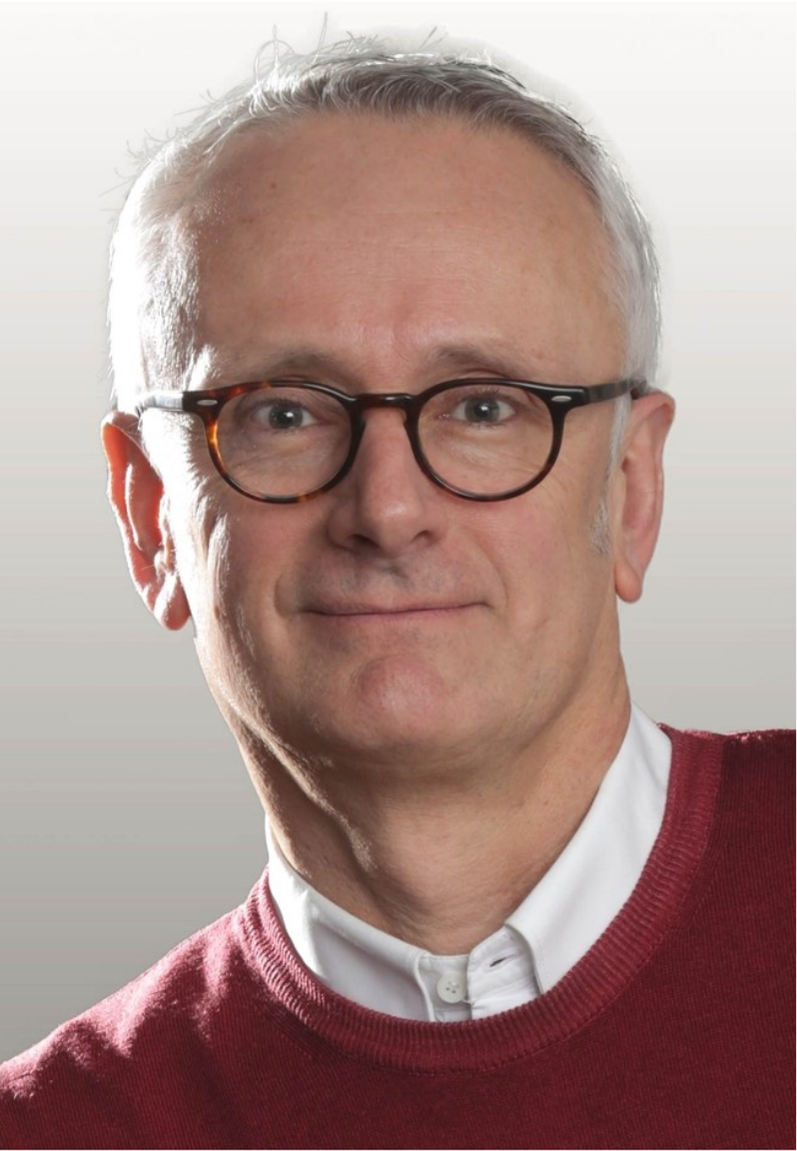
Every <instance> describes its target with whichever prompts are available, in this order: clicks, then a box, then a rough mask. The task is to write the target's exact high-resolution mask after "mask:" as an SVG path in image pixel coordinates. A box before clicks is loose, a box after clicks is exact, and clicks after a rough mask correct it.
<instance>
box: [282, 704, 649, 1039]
mask: <svg viewBox="0 0 797 1151" xmlns="http://www.w3.org/2000/svg"><path fill="white" fill-rule="evenodd" d="M670 753H671V747H670V741H669V739H668V738H667V736H666V735H665V734H664V733H663V732H662V731H660V730H659V728H658V727H656V725H655V724H654V723H653V722H652V720H650V719H649V718H648V717H647V716H646V715H645V714H644V712H642V711H641V710H640V709H639V708H637V707H636V706H632V708H631V719H630V722H629V726H628V731H627V732H626V735H625V739H624V740H623V743H622V745H621V747H620V750H619V752H618V753H617V757H616V758H615V760H614V761H613V763H612V764H611V766H610V767H609V770H608V771H607V773H606V775H605V776H604V779H603V782H602V783H601V786H600V788H599V789H598V792H597V794H596V796H595V798H594V800H593V802H592V805H591V807H590V809H589V811H588V812H587V814H586V816H585V817H584V819H583V820H582V822H581V824H580V826H579V828H578V830H577V831H576V833H575V835H574V836H573V838H572V839H571V840H570V842H569V843H568V844H567V846H566V847H565V849H564V851H562V853H561V854H560V855H559V857H558V858H557V859H556V861H555V862H554V863H553V865H552V866H551V867H550V868H549V870H548V871H547V872H546V873H545V875H544V876H543V877H542V879H541V880H540V881H539V883H538V884H537V885H536V887H534V888H533V890H532V891H531V892H530V893H529V895H527V896H526V898H525V899H524V900H523V902H522V903H521V904H520V906H519V907H518V908H517V909H516V910H515V911H513V912H512V914H511V915H510V916H509V917H508V918H507V919H506V921H505V923H504V924H503V926H502V927H500V928H499V929H498V930H497V931H495V932H494V933H493V934H492V935H490V936H489V938H487V939H485V940H484V941H483V942H481V943H479V944H477V946H476V947H474V948H473V950H472V951H471V952H470V953H469V954H468V955H442V956H441V955H432V954H430V953H429V952H428V951H424V950H423V949H422V948H419V947H415V946H413V945H412V944H409V943H405V942H404V941H403V940H401V939H396V938H395V937H394V936H392V935H388V934H386V933H385V932H384V931H380V930H379V929H378V928H376V927H372V926H371V925H370V924H368V923H365V922H364V921H363V920H361V919H357V918H356V916H354V915H351V914H349V912H347V911H344V910H343V909H342V908H340V907H338V906H337V905H336V904H334V903H332V902H331V901H330V900H328V899H326V898H325V897H324V896H323V895H321V894H320V893H319V892H318V891H316V890H315V889H314V888H313V887H311V886H310V884H309V883H307V882H306V881H305V880H304V879H303V878H302V877H301V876H300V875H299V874H298V873H297V872H296V871H294V869H293V868H292V867H291V866H290V864H289V863H288V862H287V861H286V860H285V858H284V857H283V855H282V853H281V852H280V850H279V848H278V846H277V844H276V843H275V841H274V839H273V836H272V835H271V833H270V831H269V828H268V823H267V824H266V840H267V843H268V852H269V886H270V890H271V896H272V899H273V901H274V904H275V906H276V909H277V912H278V913H279V916H280V919H281V920H282V923H283V925H284V927H285V930H286V932H287V934H288V937H289V939H290V940H291V943H292V944H293V946H294V948H295V950H296V952H297V954H298V955H299V958H300V959H301V960H302V962H303V963H304V965H305V967H307V968H308V969H309V970H310V971H311V972H312V973H313V974H314V975H315V976H316V977H317V978H318V979H320V980H321V981H322V982H323V983H325V984H327V986H328V987H330V988H332V990H333V991H336V992H337V993H338V994H339V995H343V996H345V998H347V999H351V1000H353V1001H354V1002H355V1003H359V1004H360V1005H361V1006H362V1007H368V1008H370V1009H371V1010H372V1011H381V1012H384V1013H385V1014H387V1015H394V1016H398V1017H399V1018H402V1019H417V1020H426V1021H431V1022H443V1023H446V1022H457V1021H461V1020H466V1019H483V1018H485V1017H486V1016H488V1015H497V1014H498V1013H499V1012H501V1011H508V1010H509V1009H510V1008H512V1007H519V1006H520V1005H521V1004H523V1003H527V1002H528V1001H529V1000H531V999H535V998H537V996H539V995H542V994H543V993H544V992H546V991H549V990H550V989H551V988H552V987H553V986H554V984H555V983H558V981H559V980H560V979H561V978H562V976H564V975H565V974H566V973H567V972H568V971H569V970H570V968H571V967H573V966H574V965H575V964H576V963H577V962H578V960H579V959H581V958H582V957H583V956H584V955H585V954H586V953H587V951H588V950H589V949H590V947H592V945H593V944H594V943H595V942H596V941H597V939H598V938H599V936H600V935H602V934H603V932H604V931H605V930H606V928H607V927H608V926H609V924H610V923H611V921H612V919H614V917H615V916H616V915H617V913H618V912H619V911H620V909H621V907H622V906H623V904H624V903H625V902H626V900H627V899H628V897H629V895H630V894H631V892H632V891H633V889H634V887H635V886H636V883H637V881H638V879H639V877H640V875H641V873H642V869H643V867H644V866H645V863H646V861H647V858H648V855H649V854H650V850H651V848H652V847H653V844H654V842H655V839H656V836H657V835H658V833H659V829H660V827H661V822H662V819H663V816H664V806H665V802H666V798H667V781H668V778H669V771H670Z"/></svg>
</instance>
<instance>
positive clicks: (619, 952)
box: [0, 732, 794, 1148]
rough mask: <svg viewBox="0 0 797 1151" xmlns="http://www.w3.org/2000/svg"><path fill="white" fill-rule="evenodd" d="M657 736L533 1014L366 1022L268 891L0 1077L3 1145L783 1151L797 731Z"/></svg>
mask: <svg viewBox="0 0 797 1151" xmlns="http://www.w3.org/2000/svg"><path fill="white" fill-rule="evenodd" d="M669 734H670V735H671V737H672V739H673V742H674V755H673V768H672V776H671V784H670V791H669V797H668V803H667V811H666V815H665V819H664V825H663V827H662V831H661V834H660V836H659V838H658V840H657V842H656V845H655V847H654V849H653V852H652V854H651V856H650V859H649V861H648V863H647V865H646V867H645V870H644V872H643V875H642V877H641V879H640V881H639V883H638V885H637V887H636V889H635V891H634V893H633V895H632V896H631V898H630V899H629V901H628V903H627V904H626V905H625V907H624V908H623V910H622V911H621V912H620V914H619V915H618V916H617V918H616V919H615V920H614V922H613V923H612V924H611V926H610V927H609V928H608V930H607V931H606V932H605V934H604V935H603V936H602V937H601V939H600V940H599V941H598V942H597V943H596V944H595V946H594V947H593V948H592V949H591V950H590V951H589V953H588V954H587V955H586V956H585V957H584V958H583V959H582V960H581V961H580V962H579V963H578V964H577V965H576V966H575V967H574V968H573V969H572V970H571V971H570V972H569V973H568V975H566V976H565V978H564V979H562V980H561V982H560V983H558V984H557V985H556V986H555V987H554V988H553V989H552V990H551V991H550V992H548V993H547V994H546V995H544V996H542V998H540V999H538V1000H536V1001H535V1002H533V1003H529V1004H527V1005H526V1006H524V1007H519V1008H517V1009H515V1010H514V1011H509V1012H506V1013H505V1014H502V1015H497V1016H493V1017H491V1018H488V1019H483V1020H479V1021H476V1022H470V1023H449V1024H445V1023H444V1024H440V1023H415V1022H407V1021H404V1020H397V1019H393V1018H391V1017H388V1016H386V1015H381V1014H378V1013H376V1012H371V1011H367V1010H365V1009H364V1008H361V1007H358V1006H356V1005H354V1004H352V1003H349V1002H348V1001H346V1000H344V999H342V998H340V997H339V996H337V995H335V994H334V993H333V992H331V991H329V990H327V989H326V988H325V987H324V986H322V985H321V984H320V983H319V982H317V980H315V979H314V978H313V977H312V976H311V975H310V974H309V973H308V972H307V971H306V969H305V968H304V967H303V966H302V964H301V963H300V962H299V960H298V959H297V958H296V956H295V955H294V953H293V951H292V949H291V947H290V945H289V943H288V942H287V940H286V939H285V936H284V934H283V931H282V929H281V927H280V924H279V921H278V919H277V917H276V915H275V913H274V910H273V907H272V905H271V903H270V900H269V895H268V887H267V883H266V881H265V878H264V879H263V880H261V881H260V883H259V884H258V885H257V886H256V887H255V888H254V890H253V891H252V893H251V895H250V897H249V899H248V900H247V902H246V903H245V904H244V905H243V906H242V907H239V908H238V909H237V910H236V911H233V912H232V913H231V914H229V915H227V916H225V917H224V918H223V919H220V920H219V921H218V922H217V923H214V924H213V925H212V926H210V927H208V928H206V929H205V930H204V931H201V932H199V934H197V935H195V936H193V937H192V938H191V939H189V940H187V941H186V942H185V943H183V944H181V945H180V946H179V947H177V948H175V950H174V951H172V952H171V953H170V954H169V955H167V956H166V957H165V958H164V959H162V960H161V961H160V962H159V963H157V964H156V965H155V966H154V967H153V968H151V969H150V970H149V971H148V972H146V973H145V974H144V975H142V976H141V977H140V978H139V979H137V980H135V981H134V982H133V983H131V984H129V986H127V987H125V988H124V989H123V990H122V991H119V992H117V993H116V994H115V995H112V996H111V997H110V998H109V999H106V1000H105V1001H104V1002H103V1003H100V1004H99V1005H98V1006H96V1007H94V1008H92V1009H91V1010H90V1011H88V1012H86V1014H85V1015H82V1016H80V1017H79V1018H77V1019H74V1020H72V1021H71V1022H70V1023H66V1024H64V1025H63V1026H62V1027H60V1028H59V1029H58V1030H57V1031H55V1032H54V1033H53V1034H52V1035H51V1036H50V1037H49V1038H47V1039H45V1040H44V1041H43V1042H41V1043H39V1044H38V1045H37V1046H36V1047H33V1048H32V1049H31V1050H30V1051H28V1052H27V1053H26V1054H24V1055H20V1056H19V1057H18V1058H16V1059H13V1060H11V1061H10V1062H9V1063H6V1064H5V1065H4V1066H3V1067H2V1068H0V1145H2V1146H3V1147H5V1148H21V1147H26V1148H89V1147H92V1148H95V1147H96V1148H112V1147H136V1148H167V1147H169V1148H173V1147H178V1148H228V1147H229V1148H244V1147H259V1148H266V1147H277V1148H283V1147H284V1148H288V1147H304V1148H355V1147H360V1148H404V1147H414V1148H438V1147H455V1148H465V1147H476V1148H510V1147H519V1148H653V1147H661V1148H790V1147H793V1146H794V1135H793V1132H792V1130H791V1116H792V1111H793V1108H792V1103H791V1071H790V1063H791V1041H790V1030H791V1026H790V1025H791V1020H792V1017H793V1012H792V1008H791V1006H790V1001H791V999H792V993H793V986H794V981H793V977H792V973H791V967H790V948H791V942H792V938H793V932H792V930H791V927H790V922H791V918H792V900H791V897H790V894H789V886H790V878H791V870H790V869H789V870H786V869H784V868H783V860H784V857H788V848H789V846H790V843H791V832H792V814H791V812H792V809H791V804H790V800H789V788H790V783H791V778H792V771H791V766H792V757H793V739H792V738H791V737H790V736H789V735H788V734H786V733H778V732H775V733H756V734H751V735H737V736H719V735H708V734H700V733H698V734H695V733H689V734H683V733H677V732H669ZM573 914H575V915H577V914H578V908H574V909H573Z"/></svg>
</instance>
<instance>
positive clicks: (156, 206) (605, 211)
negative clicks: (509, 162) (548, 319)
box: [109, 43, 658, 391]
mask: <svg viewBox="0 0 797 1151" xmlns="http://www.w3.org/2000/svg"><path fill="white" fill-rule="evenodd" d="M335 47H336V48H338V49H340V47H341V46H335ZM382 47H383V46H378V50H377V48H375V47H374V45H373V44H365V43H363V44H361V45H359V46H358V45H356V44H355V45H346V46H345V48H346V51H344V52H342V53H341V52H340V51H338V53H337V54H336V53H335V51H334V50H331V51H330V52H329V53H327V52H326V50H324V52H322V53H316V54H313V55H311V56H310V57H304V58H302V57H292V58H291V59H289V60H288V62H287V66H285V67H284V66H283V63H282V61H280V63H279V67H277V65H276V63H275V64H272V65H271V66H270V71H268V72H267V73H265V74H264V75H260V74H259V73H256V78H255V82H254V83H249V84H248V85H242V86H240V87H239V88H238V89H234V90H232V91H231V92H230V93H228V94H227V96H225V97H223V98H222V99H221V100H220V101H217V102H216V103H215V104H213V105H211V107H210V108H209V109H208V110H206V112H204V113H203V114H201V115H200V116H199V117H197V118H196V120H195V121H194V122H193V123H192V124H191V125H189V126H188V128H187V129H185V130H182V131H181V132H179V133H178V134H177V136H176V137H175V138H174V139H173V140H171V141H169V142H167V143H166V144H165V145H164V146H163V147H162V148H161V149H160V150H159V151H158V152H157V153H156V154H154V155H153V156H152V157H151V158H150V160H149V161H148V163H147V164H146V166H145V167H144V169H143V170H142V172H141V174H140V176H139V178H138V180H137V181H136V183H135V184H134V186H133V188H132V190H131V196H130V198H129V202H128V205H126V208H125V209H124V210H123V213H122V217H121V219H120V228H119V232H118V233H117V238H116V240H115V249H116V251H115V259H114V277H113V278H114V279H116V273H117V272H118V273H119V274H120V278H124V276H126V275H127V276H128V277H130V272H131V268H130V264H129V261H128V263H127V264H125V260H124V259H123V258H120V259H119V260H118V261H117V260H116V255H120V256H121V255H122V250H124V251H125V252H126V253H127V254H128V255H129V254H130V253H136V254H137V255H140V256H141V258H142V260H143V261H147V260H148V261H149V263H150V265H156V264H157V263H158V262H159V261H160V259H161V257H162V255H164V254H165V252H164V246H165V243H166V242H167V241H170V242H169V247H170V248H171V255H172V256H173V255H174V247H173V241H174V240H175V238H176V237H177V235H178V234H179V231H180V220H179V219H178V218H177V217H183V220H184V213H183V209H185V208H186V207H188V208H189V209H190V205H192V204H194V205H196V203H197V201H198V197H199V194H201V191H202V189H203V187H204V186H206V185H207V184H209V183H210V182H212V180H213V179H214V176H215V175H216V174H217V172H218V165H219V163H221V164H222V165H223V163H224V157H225V155H226V154H228V146H229V145H234V144H235V142H236V141H243V140H245V139H246V138H247V137H250V136H252V135H254V134H256V133H258V132H259V133H264V134H266V135H268V134H269V133H270V134H272V135H274V136H277V137H279V136H280V135H282V134H284V133H288V134H289V133H290V131H291V128H292V126H293V125H296V124H297V123H298V122H300V121H302V120H305V119H307V118H309V117H310V115H311V114H312V116H313V117H320V116H327V115H336V116H343V115H345V116H346V117H348V118H352V117H368V118H375V117H376V118H381V119H385V120H387V121H394V122H398V121H407V120H408V119H412V118H416V119H417V118H422V119H428V120H432V119H434V120H438V121H445V120H446V119H451V120H454V119H455V120H457V121H458V122H459V123H461V124H463V125H465V126H466V128H467V129H469V130H471V131H473V130H476V129H479V130H484V129H488V130H495V129H497V128H503V129H507V130H509V131H510V132H511V133H512V136H513V137H514V138H519V139H520V140H522V141H525V142H527V143H531V144H534V145H536V150H537V151H539V152H542V153H544V154H545V155H547V156H549V157H550V159H551V160H552V161H556V162H557V166H558V167H560V168H561V169H563V170H564V173H565V174H567V173H569V174H570V175H571V176H574V177H576V179H577V184H578V185H579V186H580V187H581V188H582V189H583V190H584V191H585V192H586V194H587V197H588V199H589V200H590V201H591V204H592V207H593V208H594V209H595V214H596V222H597V223H598V224H599V225H600V227H601V229H602V232H603V234H604V236H605V237H606V238H607V240H608V244H607V247H606V251H607V259H606V261H605V264H606V267H605V269H604V273H605V274H606V273H608V278H609V279H610V280H611V281H612V287H613V294H614V297H615V301H616V303H617V310H618V311H619V313H620V315H621V320H622V325H623V329H624V334H625V337H626V346H627V359H628V361H629V363H628V364H627V367H628V369H629V374H630V373H631V372H632V373H633V374H634V375H635V376H637V377H638V378H639V377H640V376H642V375H647V376H648V378H651V377H652V375H653V371H654V370H655V360H656V351H657V340H658V284H657V274H656V273H657V269H656V259H655V251H654V250H653V247H652V243H651V242H650V237H649V233H648V231H647V225H646V222H645V220H644V216H642V214H641V213H640V212H639V209H638V206H637V204H636V201H635V199H634V196H633V193H632V192H631V190H630V189H629V187H628V185H627V184H626V182H625V181H624V180H623V178H622V176H621V174H620V173H619V172H618V170H617V167H616V165H615V163H614V161H613V160H612V158H611V157H610V156H609V155H608V154H607V152H606V151H605V149H604V148H603V147H602V145H601V144H600V142H599V141H597V140H595V139H594V138H593V137H592V136H591V135H590V134H589V133H588V132H587V131H586V130H585V129H584V127H583V125H582V124H581V123H579V121H578V120H577V119H576V118H575V117H574V116H572V115H571V114H570V113H569V112H568V111H567V109H565V108H563V107H561V106H560V105H558V104H556V103H554V102H552V101H551V100H550V99H548V98H547V97H546V96H541V95H540V94H539V93H538V92H535V91H533V90H526V89H525V88H524V87H523V85H522V84H521V83H520V82H519V81H517V80H515V78H514V77H512V76H510V75H508V74H507V73H505V72H503V71H502V70H501V69H497V68H494V67H493V66H491V65H486V64H485V62H484V61H483V60H474V59H470V58H455V57H451V56H447V55H443V54H442V53H432V54H428V55H424V54H420V55H413V54H410V55H406V54H399V55H385V54H384V52H383V51H382ZM349 49H351V51H349ZM259 67H260V66H259V65H258V68H259ZM206 207H207V206H206ZM210 208H211V210H212V206H210ZM125 232H127V233H128V234H127V235H125V234H124V233H125ZM136 233H140V234H138V235H137V234H136ZM117 240H118V241H119V243H118V248H117V242H116V241H117ZM133 278H135V279H137V280H138V283H139V285H144V284H145V282H147V283H148V284H149V285H150V286H152V287H157V288H158V289H160V288H161V287H162V285H163V283H164V282H165V279H166V277H164V275H163V274H162V273H161V271H160V270H158V269H157V268H155V267H154V266H153V267H152V268H151V271H150V272H149V273H147V274H146V275H144V276H142V275H140V274H139V273H138V270H136V275H135V277H133ZM180 281H181V282H180ZM190 281H191V276H190V271H187V272H186V273H185V274H184V275H182V276H175V277H173V278H172V279H171V280H170V281H169V287H170V288H171V289H174V298H173V300H172V303H173V304H174V305H175V306H179V307H180V309H181V314H182V318H183V320H185V319H186V317H187V316H188V314H189V312H190V302H191V301H190V298H189V297H190V292H191V282H190ZM124 295H125V292H124V290H123V291H121V292H119V293H118V296H119V297H124ZM134 295H135V293H130V292H128V293H127V297H128V300H132V299H133V298H134ZM115 303H118V300H117V301H115ZM159 305H163V307H160V309H159ZM166 305H167V300H166V298H164V299H162V300H161V301H160V302H157V301H156V302H153V306H152V307H151V309H150V310H151V311H152V312H157V311H158V310H160V311H161V312H162V313H163V314H164V316H165V311H166ZM110 311H115V312H116V315H117V319H118V320H119V321H120V322H123V319H124V315H125V312H126V311H127V309H125V308H119V307H112V308H111V309H110V310H109V314H110ZM129 318H130V316H129V314H128V319H129ZM164 332H165V329H164ZM175 334H176V333H175ZM185 335H186V326H185V324H184V323H183V324H182V327H181V329H180V338H183V337H184V336H185ZM164 338H165V336H164ZM124 342H125V341H124V340H120V341H119V343H120V345H122V344H124ZM114 343H115V341H114V340H113V336H112V345H113V344H114ZM112 354H113V359H114V365H115V366H116V365H117V360H119V359H120V358H119V357H117V356H116V349H115V347H113V346H112ZM648 369H650V370H648ZM124 375H125V377H126V379H127V380H130V372H129V371H127V370H126V369H125V371H124ZM122 382H123V381H120V380H119V379H118V376H117V383H120V384H121V383H122ZM142 383H143V384H144V386H145V387H146V384H145V383H144V381H143V380H142ZM120 390H121V388H120ZM127 390H128V391H129V390H130V389H129V386H128V388H127Z"/></svg>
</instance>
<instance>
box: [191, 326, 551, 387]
mask: <svg viewBox="0 0 797 1151" xmlns="http://www.w3.org/2000/svg"><path fill="white" fill-rule="evenodd" d="M421 359H422V370H423V372H429V373H437V372H440V373H441V378H442V377H444V376H445V375H446V374H448V373H453V375H454V376H456V373H457V372H462V371H467V372H473V371H483V372H484V373H485V374H489V375H498V376H503V377H505V378H507V379H537V378H538V376H539V375H540V374H541V373H544V371H545V368H544V365H545V364H546V362H547V364H548V367H547V371H548V372H549V373H550V371H551V357H548V356H545V355H543V354H542V353H541V352H540V351H539V350H537V351H535V352H532V353H526V354H524V355H521V354H520V352H519V351H518V350H517V349H514V348H511V347H510V346H509V345H507V343H506V341H505V340H503V339H490V338H487V339H485V340H480V341H479V342H472V343H471V342H468V341H457V342H456V343H448V344H440V345H438V346H436V347H434V348H431V349H430V350H429V351H428V353H426V354H425V355H423V354H422V356H421ZM294 372H300V373H302V374H303V375H307V376H309V377H311V378H315V377H316V376H320V377H322V379H329V378H334V379H335V380H336V381H338V382H340V383H342V384H346V385H347V386H349V387H352V388H359V387H361V386H363V384H364V378H363V375H362V373H361V372H359V371H356V370H353V368H352V365H351V363H346V362H344V360H343V359H341V358H340V357H339V356H337V355H336V354H335V353H333V352H330V351H327V350H324V349H322V348H319V347H317V346H314V345H311V344H302V345H297V346H294V347H291V348H286V349H283V350H279V351H276V350H275V351H274V352H273V353H272V354H270V355H265V356H259V357H258V358H257V359H254V357H253V358H252V359H247V360H240V359H239V360H237V361H236V360H234V359H232V358H231V359H230V360H226V359H225V358H224V357H223V356H220V357H219V358H218V359H216V361H215V365H214V367H213V369H212V373H211V374H212V376H213V377H214V380H215V381H218V383H221V384H225V383H244V382H250V381H254V380H274V379H279V378H280V377H282V376H285V375H290V374H292V373H294ZM233 376H234V377H235V379H232V378H231V377H233ZM319 382H321V381H319ZM552 382H557V383H560V382H561V381H559V380H556V381H552ZM201 386H207V382H203V383H202V385H201ZM366 386H367V385H366Z"/></svg>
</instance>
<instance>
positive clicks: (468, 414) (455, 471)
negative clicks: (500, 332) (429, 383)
mask: <svg viewBox="0 0 797 1151" xmlns="http://www.w3.org/2000/svg"><path fill="white" fill-rule="evenodd" d="M418 432H419V438H420V441H421V447H422V449H423V453H424V455H425V457H426V459H427V461H428V463H429V464H430V465H431V467H432V469H433V470H434V471H435V472H436V473H437V474H438V476H440V478H441V479H442V480H444V481H445V482H446V483H447V484H450V485H451V486H452V487H455V488H459V490H460V491H463V492H467V493H468V494H470V495H485V496H486V495H501V494H502V493H504V492H511V491H513V490H514V489H515V488H520V487H523V486H524V485H525V484H528V483H530V481H531V480H533V479H536V477H537V476H538V475H539V474H540V473H541V472H542V471H543V470H544V469H545V465H546V463H547V461H548V456H549V455H550V452H551V446H552V444H553V434H554V430H553V421H552V419H551V413H550V412H549V410H548V408H547V407H546V405H545V404H544V403H543V402H542V400H540V399H539V398H538V397H537V396H535V395H533V394H532V393H531V392H527V391H525V390H524V389H523V388H520V387H517V386H516V385H512V384H505V383H503V381H501V380H497V381H496V382H495V383H494V384H493V383H484V382H481V383H478V384H466V385H457V386H456V387H453V388H447V389H446V390H445V391H442V392H438V393H437V394H436V395H434V396H432V397H431V399H430V400H429V401H428V402H427V403H426V404H425V405H424V408H423V412H422V414H421V418H420V421H419V427H418Z"/></svg>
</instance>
